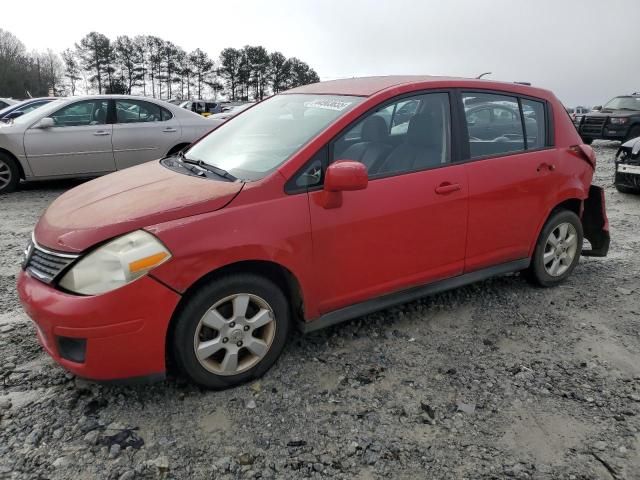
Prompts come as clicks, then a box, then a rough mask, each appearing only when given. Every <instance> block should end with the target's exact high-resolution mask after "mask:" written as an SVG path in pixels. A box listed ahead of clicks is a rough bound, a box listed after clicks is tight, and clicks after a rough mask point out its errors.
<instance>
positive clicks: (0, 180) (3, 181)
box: [0, 158, 11, 190]
mask: <svg viewBox="0 0 640 480" xmlns="http://www.w3.org/2000/svg"><path fill="white" fill-rule="evenodd" d="M10 183H11V169H10V168H9V165H7V164H6V163H5V162H4V161H3V160H2V159H1V158H0V190H2V189H3V188H5V187H6V186H7V185H9V184H10Z"/></svg>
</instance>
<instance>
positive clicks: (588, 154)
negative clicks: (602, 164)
mask: <svg viewBox="0 0 640 480" xmlns="http://www.w3.org/2000/svg"><path fill="white" fill-rule="evenodd" d="M569 150H571V151H572V152H573V153H575V154H577V155H578V156H579V157H580V158H582V159H583V160H586V161H587V162H588V163H589V165H591V166H592V167H593V168H594V169H595V168H596V152H594V151H593V148H591V147H590V146H589V145H585V144H584V143H581V144H580V145H572V146H570V147H569Z"/></svg>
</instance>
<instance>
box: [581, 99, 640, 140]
mask: <svg viewBox="0 0 640 480" xmlns="http://www.w3.org/2000/svg"><path fill="white" fill-rule="evenodd" d="M578 131H579V132H580V135H581V136H582V139H583V140H584V142H585V143H586V144H590V143H591V142H593V141H594V140H597V139H602V140H620V141H622V142H626V141H628V140H631V139H633V138H636V137H640V93H634V94H632V95H621V96H619V97H615V98H614V99H612V100H610V101H609V102H608V103H607V104H606V105H605V106H604V107H600V106H597V107H594V110H593V111H592V112H588V113H586V114H585V115H584V116H583V117H582V119H581V121H580V124H579V125H578Z"/></svg>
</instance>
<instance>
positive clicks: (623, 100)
mask: <svg viewBox="0 0 640 480" xmlns="http://www.w3.org/2000/svg"><path fill="white" fill-rule="evenodd" d="M604 109H607V110H640V96H638V97H616V98H614V99H613V100H610V101H609V103H607V104H606V105H605V106H604Z"/></svg>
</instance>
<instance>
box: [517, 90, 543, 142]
mask: <svg viewBox="0 0 640 480" xmlns="http://www.w3.org/2000/svg"><path fill="white" fill-rule="evenodd" d="M522 112H523V114H524V128H525V130H526V133H527V149H529V150H531V149H533V148H543V147H544V146H545V145H546V133H547V129H546V119H545V113H544V112H545V109H544V103H542V102H537V101H535V100H526V99H522Z"/></svg>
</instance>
